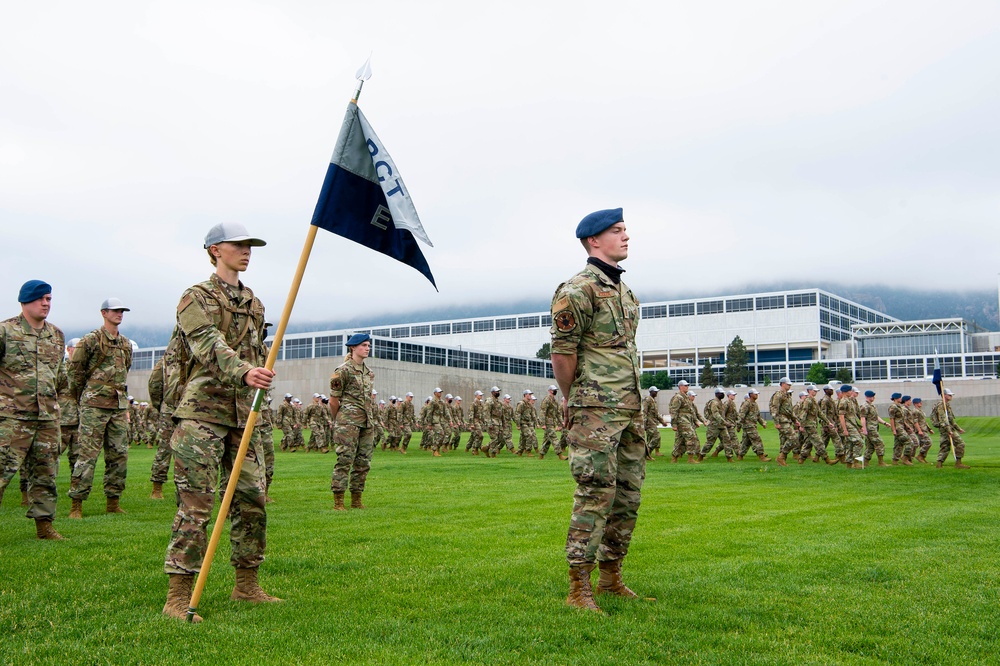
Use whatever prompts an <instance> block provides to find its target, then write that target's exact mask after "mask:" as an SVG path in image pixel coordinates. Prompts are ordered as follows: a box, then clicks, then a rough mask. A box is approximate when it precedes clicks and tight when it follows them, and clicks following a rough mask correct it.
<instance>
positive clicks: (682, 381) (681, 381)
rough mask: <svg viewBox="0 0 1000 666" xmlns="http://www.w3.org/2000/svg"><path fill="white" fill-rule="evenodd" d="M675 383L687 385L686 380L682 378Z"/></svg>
mask: <svg viewBox="0 0 1000 666" xmlns="http://www.w3.org/2000/svg"><path fill="white" fill-rule="evenodd" d="M677 385H678V386H688V383H687V380H685V379H682V380H680V381H679V382H677Z"/></svg>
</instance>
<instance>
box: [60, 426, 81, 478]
mask: <svg viewBox="0 0 1000 666" xmlns="http://www.w3.org/2000/svg"><path fill="white" fill-rule="evenodd" d="M59 432H60V433H61V436H62V446H60V447H59V455H62V454H63V451H65V452H66V456H67V458H68V459H69V468H70V470H72V469H73V468H74V467H76V459H77V458H78V457H79V456H80V426H79V425H77V424H75V423H74V424H73V425H64V426H59ZM56 469H57V470H58V467H57V468H56Z"/></svg>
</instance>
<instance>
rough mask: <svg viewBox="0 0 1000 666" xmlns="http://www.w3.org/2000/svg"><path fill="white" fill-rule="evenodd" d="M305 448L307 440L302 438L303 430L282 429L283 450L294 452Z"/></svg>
mask: <svg viewBox="0 0 1000 666" xmlns="http://www.w3.org/2000/svg"><path fill="white" fill-rule="evenodd" d="M304 447H305V440H304V439H303V438H302V428H282V429H281V450H282V451H294V450H295V449H301V448H304Z"/></svg>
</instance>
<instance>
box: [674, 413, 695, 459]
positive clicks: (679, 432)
mask: <svg viewBox="0 0 1000 666" xmlns="http://www.w3.org/2000/svg"><path fill="white" fill-rule="evenodd" d="M700 448H701V446H700V442H699V441H698V433H697V432H695V429H694V426H693V425H691V424H690V423H688V422H687V421H685V420H683V419H677V427H676V429H675V430H674V450H673V451H672V452H671V453H670V457H672V458H680V457H681V455H682V454H683V453H685V452H687V453H688V455H692V456H694V455H698V453H699V450H700Z"/></svg>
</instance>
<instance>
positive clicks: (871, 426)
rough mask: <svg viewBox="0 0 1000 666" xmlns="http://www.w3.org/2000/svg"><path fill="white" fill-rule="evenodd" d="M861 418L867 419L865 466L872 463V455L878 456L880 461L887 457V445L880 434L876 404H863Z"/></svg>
mask: <svg viewBox="0 0 1000 666" xmlns="http://www.w3.org/2000/svg"><path fill="white" fill-rule="evenodd" d="M861 416H863V417H865V427H866V429H867V431H868V432H866V433H865V464H866V465H867V464H868V463H869V462H871V459H872V454H875V455H876V456H878V459H879V460H882V457H883V456H885V443H884V442H883V441H882V437H881V436H880V435H879V434H878V419H879V416H878V408H876V407H875V403H871V402H868V401H867V400H866V401H865V402H864V403H862V404H861Z"/></svg>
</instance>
